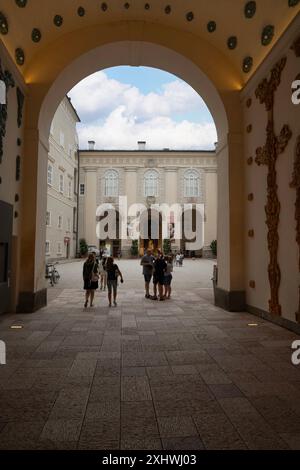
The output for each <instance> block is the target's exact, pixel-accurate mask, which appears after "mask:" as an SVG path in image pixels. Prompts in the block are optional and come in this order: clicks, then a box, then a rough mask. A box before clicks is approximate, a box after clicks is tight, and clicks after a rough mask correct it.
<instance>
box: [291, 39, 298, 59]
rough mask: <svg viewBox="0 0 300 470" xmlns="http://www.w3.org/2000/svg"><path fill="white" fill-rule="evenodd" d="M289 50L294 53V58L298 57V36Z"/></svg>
mask: <svg viewBox="0 0 300 470" xmlns="http://www.w3.org/2000/svg"><path fill="white" fill-rule="evenodd" d="M291 49H292V50H293V51H294V52H295V54H296V57H300V36H298V37H297V39H295V41H294V42H293V45H292V47H291Z"/></svg>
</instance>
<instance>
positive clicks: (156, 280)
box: [153, 274, 165, 286]
mask: <svg viewBox="0 0 300 470" xmlns="http://www.w3.org/2000/svg"><path fill="white" fill-rule="evenodd" d="M164 283H165V276H164V274H158V275H157V274H154V275H153V284H160V285H161V286H163V285H164Z"/></svg>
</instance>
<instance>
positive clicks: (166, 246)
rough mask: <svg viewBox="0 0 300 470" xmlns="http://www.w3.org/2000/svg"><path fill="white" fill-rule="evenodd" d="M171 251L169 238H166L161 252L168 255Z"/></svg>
mask: <svg viewBox="0 0 300 470" xmlns="http://www.w3.org/2000/svg"><path fill="white" fill-rule="evenodd" d="M171 251H172V248H171V240H170V239H169V238H166V239H165V240H164V243H163V252H164V254H165V255H169V254H170V253H171Z"/></svg>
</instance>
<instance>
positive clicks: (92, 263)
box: [82, 253, 99, 308]
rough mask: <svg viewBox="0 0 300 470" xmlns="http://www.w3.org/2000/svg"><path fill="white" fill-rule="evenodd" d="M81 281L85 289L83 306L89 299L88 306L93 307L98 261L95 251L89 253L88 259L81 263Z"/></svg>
mask: <svg viewBox="0 0 300 470" xmlns="http://www.w3.org/2000/svg"><path fill="white" fill-rule="evenodd" d="M82 275H83V282H84V286H83V288H84V290H85V304H84V307H85V308H86V307H87V306H88V303H89V300H90V307H93V302H94V297H95V290H96V289H98V287H99V286H98V281H99V274H98V263H97V260H96V256H95V253H90V254H89V256H88V259H87V260H86V262H85V263H84V265H83V273H82Z"/></svg>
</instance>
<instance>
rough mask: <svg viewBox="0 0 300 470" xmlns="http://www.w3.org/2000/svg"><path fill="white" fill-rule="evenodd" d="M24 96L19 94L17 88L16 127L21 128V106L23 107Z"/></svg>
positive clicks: (19, 91)
mask: <svg viewBox="0 0 300 470" xmlns="http://www.w3.org/2000/svg"><path fill="white" fill-rule="evenodd" d="M24 99H25V97H24V95H23V93H22V92H21V90H20V88H19V87H17V101H18V121H17V122H18V127H21V126H22V118H23V106H24Z"/></svg>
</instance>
